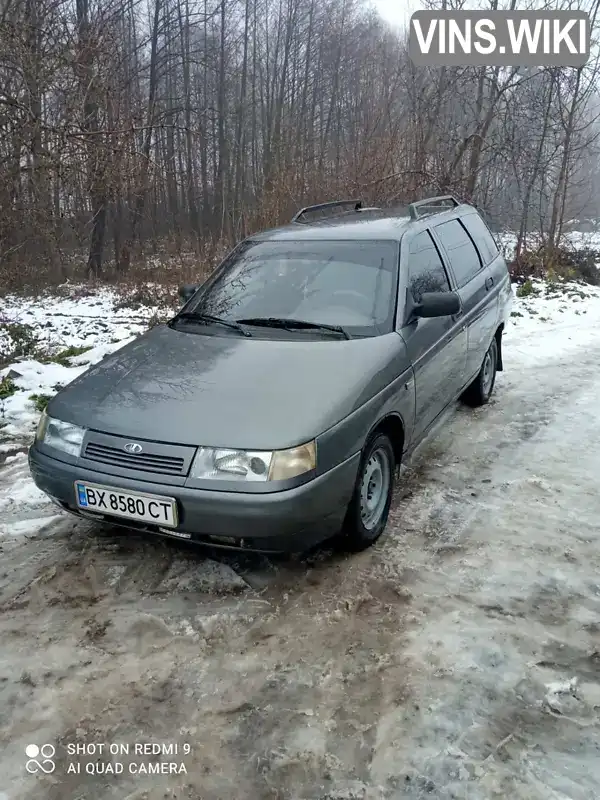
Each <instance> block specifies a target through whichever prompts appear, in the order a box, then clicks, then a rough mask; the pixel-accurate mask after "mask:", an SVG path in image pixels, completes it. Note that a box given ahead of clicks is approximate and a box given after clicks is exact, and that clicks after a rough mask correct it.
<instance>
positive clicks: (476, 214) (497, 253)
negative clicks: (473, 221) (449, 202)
mask: <svg viewBox="0 0 600 800" xmlns="http://www.w3.org/2000/svg"><path fill="white" fill-rule="evenodd" d="M468 217H477V219H478V220H479V221H480V222H481V224H482V225H483V227H484V228H485V229H486V231H487V232H488V234H489V236H490V239H491V240H492V243H493V245H494V247H495V248H496V252H495V253H494V255H493V256H492V257H491V258H490V260H489V261H486V260H485V259H484V257H483V253H482V252H481V250H480V249H479V247H478V246H477V242H476V241H475V239H474V238H473V237H472V236H471V232H470V231H469V229H468V228H467V226H466V225H465V224H464V223H463V224H462V226H463V228H464V229H465V231H466V232H467V235H468V236H469V238H470V239H471V241H472V242H473V244H474V245H475V249H476V250H477V252H478V253H479V260H480V261H481V264H482V266H484V267H489V265H490V264H491V263H492V262H493V261H494V260H495V259H496V258H497V257H498V256H499V254H500V250H499V248H498V245H497V244H496V240H495V239H494V236H493V234H492V232H491V230H490V229H489V226H488V225H487V223H486V221H485V220H484V219H483V217H482V216H481V214H478V213H477V212H476V211H475V212H473V213H472V214H465V215H464V217H461V218H459V222H460V219H467V218H468Z"/></svg>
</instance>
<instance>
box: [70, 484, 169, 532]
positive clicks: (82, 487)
mask: <svg viewBox="0 0 600 800" xmlns="http://www.w3.org/2000/svg"><path fill="white" fill-rule="evenodd" d="M75 499H76V502H77V506H78V507H79V508H81V509H82V510H84V511H93V512H95V513H96V514H110V515H112V516H115V517H123V518H124V519H133V520H136V521H137V522H150V523H152V524H154V525H161V526H163V527H168V528H171V527H173V528H175V527H177V522H178V520H177V501H176V500H175V499H174V498H173V497H163V496H162V495H156V494H141V493H138V492H121V491H119V490H118V489H111V488H110V487H108V486H98V485H97V484H95V483H84V482H83V481H76V482H75Z"/></svg>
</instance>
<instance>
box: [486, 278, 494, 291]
mask: <svg viewBox="0 0 600 800" xmlns="http://www.w3.org/2000/svg"><path fill="white" fill-rule="evenodd" d="M493 285H494V279H493V278H492V277H489V278H486V280H485V288H486V289H491V288H492V286H493Z"/></svg>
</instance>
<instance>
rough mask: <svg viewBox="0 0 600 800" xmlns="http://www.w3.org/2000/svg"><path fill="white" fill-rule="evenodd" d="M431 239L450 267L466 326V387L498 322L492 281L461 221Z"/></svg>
mask: <svg viewBox="0 0 600 800" xmlns="http://www.w3.org/2000/svg"><path fill="white" fill-rule="evenodd" d="M433 235H434V238H435V239H436V241H437V242H438V244H439V245H440V247H441V249H442V251H443V253H444V254H445V256H446V260H447V263H449V266H450V269H451V272H452V274H453V277H454V281H455V285H456V287H457V290H458V294H459V296H460V299H461V302H462V309H463V315H464V322H465V324H466V326H467V359H466V371H465V383H468V382H469V381H470V380H471V379H472V378H473V377H474V376H475V375H476V374H477V372H478V371H479V369H480V368H481V365H482V363H483V359H484V356H485V353H486V351H487V349H488V347H489V346H490V343H491V341H492V337H493V335H494V331H495V325H496V321H497V318H498V296H497V293H495V292H492V291H491V289H492V288H493V277H492V275H491V273H490V271H489V270H488V269H487V268H486V266H485V264H484V263H483V259H482V257H481V256H480V254H479V252H478V250H477V248H476V247H475V244H474V242H473V239H472V237H471V236H470V234H469V232H468V231H467V228H466V227H465V224H463V220H462V218H458V219H452V220H449V221H448V222H442V223H440V224H439V225H435V226H434V228H433Z"/></svg>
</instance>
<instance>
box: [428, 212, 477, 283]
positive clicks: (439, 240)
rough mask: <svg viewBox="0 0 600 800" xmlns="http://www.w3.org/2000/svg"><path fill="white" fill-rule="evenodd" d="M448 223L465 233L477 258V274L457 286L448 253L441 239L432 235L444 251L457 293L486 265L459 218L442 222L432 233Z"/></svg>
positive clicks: (436, 235)
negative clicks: (457, 226) (452, 223)
mask: <svg viewBox="0 0 600 800" xmlns="http://www.w3.org/2000/svg"><path fill="white" fill-rule="evenodd" d="M449 222H458V224H459V225H460V227H461V228H462V229H463V231H464V232H465V233H466V235H467V237H468V239H469V241H470V242H471V244H472V245H473V247H474V248H475V253H476V255H477V258H478V260H479V269H478V270H477V272H474V273H473V275H471V276H470V277H469V278H468V279H467V280H466V281H465V282H464V283H462V284H459V283H458V279H457V277H456V273H455V272H454V268H453V267H452V259H451V258H450V256H449V254H448V251H447V250H446V248H445V247H444V243H443V242H442V238H441V236H440V235H439V234H438V233H434V235H435V239H436V241H437V243H438V244H439V247H441V248H442V249H443V251H444V254H445V256H446V263H447V265H448V267H449V268H450V270H451V271H452V275H453V277H454V284H455V287H456V288H455V289H454V290H453V291H459V290H460V289H464V287H465V286H466V285H467V284H468V283H471V281H472V280H473V279H474V278H476V277H477V276H478V275H479V274H480V273H481V270H483V269H485V267H486V265H485V264H484V263H483V259H482V257H481V253H480V252H479V248H478V247H477V245H476V244H475V242H474V241H473V237H472V236H471V234H470V233H469V231H468V230H467V228H466V227H465V225H463V223H462V222H461V217H453V218H452V219H447V220H444V222H440V223H439V224H438V225H435V226H434V227H433V228H432V231H433V232H435V231H437V229H438V228H441V226H442V225H447V224H448V223H449ZM438 249H439V248H438Z"/></svg>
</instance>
